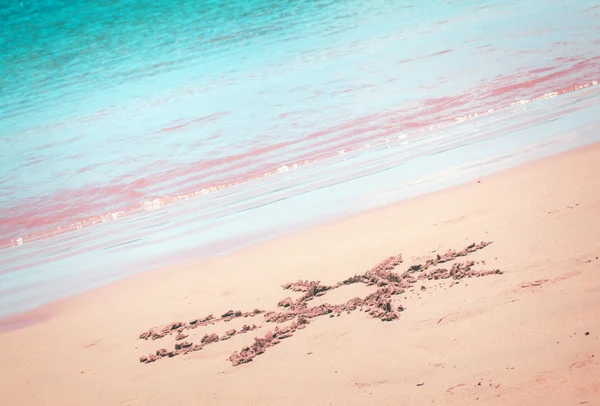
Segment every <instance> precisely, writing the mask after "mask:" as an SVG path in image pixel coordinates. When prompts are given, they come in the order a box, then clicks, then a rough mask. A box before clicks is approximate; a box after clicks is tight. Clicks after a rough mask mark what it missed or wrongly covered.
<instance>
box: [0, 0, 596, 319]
mask: <svg viewBox="0 0 600 406" xmlns="http://www.w3.org/2000/svg"><path fill="white" fill-rule="evenodd" d="M0 21H1V30H2V31H1V35H0V50H1V52H0V73H1V75H0V247H2V248H3V249H1V250H0V317H1V316H6V315H9V314H13V313H17V312H21V311H24V310H27V309H31V308H33V307H36V306H39V305H41V304H44V303H47V302H49V301H52V300H55V299H57V298H60V297H64V296H67V295H70V294H73V293H76V292H80V291H83V290H86V289H89V288H92V287H94V286H98V285H101V284H104V283H107V282H109V281H111V280H115V279H118V278H121V277H124V276H127V275H130V274H132V273H135V272H140V271H143V270H145V269H148V268H150V267H153V266H157V265H161V264H166V263H170V262H173V261H177V260H181V259H187V258H194V257H199V256H203V255H213V254H220V253H224V252H228V251H230V250H232V249H236V248H239V247H241V246H244V245H247V244H250V243H253V242H256V241H260V240H264V239H267V238H273V237H274V236H276V235H280V234H282V233H284V232H289V231H291V230H295V229H298V228H301V227H306V226H308V225H310V224H316V223H318V222H319V221H323V220H325V219H331V218H335V217H339V216H343V215H347V214H350V213H354V212H357V211H360V210H364V209H368V208H372V207H376V206H378V205H382V204H387V203H391V202H394V201H397V200H399V199H402V198H404V197H407V196H412V195H415V194H418V193H423V192H425V191H429V190H432V189H436V188H441V187H444V186H447V185H451V184H455V183H457V182H460V181H462V180H465V179H468V178H469V177H473V176H481V175H483V174H486V173H490V172H492V171H495V170H499V169H502V168H505V167H507V166H511V165H515V164H517V163H519V162H524V161H527V160H530V159H534V158H537V157H541V156H544V155H548V154H551V153H555V152H558V151H561V150H566V149H569V148H572V147H575V146H579V145H585V144H587V143H590V142H593V141H596V140H598V139H599V138H600V132H599V131H598V125H599V124H600V86H597V85H596V83H597V81H598V80H600V23H599V21H600V6H598V5H597V4H596V3H595V2H593V1H589V0H585V1H573V2H570V3H568V4H566V3H559V2H542V1H522V2H509V1H477V2H475V1H429V2H410V1H380V0H372V1H365V0H348V1H316V0H315V1H309V0H303V1H301V0H300V1H286V2H282V1H279V2H276V1H258V0H257V1H239V0H237V1H236V0H231V1H189V0H183V1H180V2H164V1H152V2H151V1H144V0H136V1H133V0H111V1H108V0H88V1H81V0H74V1H67V0H62V1H51V0H46V1H43V0H24V1H13V0H8V1H5V2H3V3H2V4H1V5H0Z"/></svg>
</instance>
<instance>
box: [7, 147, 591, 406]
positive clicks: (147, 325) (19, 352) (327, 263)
mask: <svg viewBox="0 0 600 406" xmlns="http://www.w3.org/2000/svg"><path fill="white" fill-rule="evenodd" d="M599 160H600V145H598V144H595V145H592V146H588V147H585V148H581V149H577V150H574V151H570V152H567V153H564V154H561V155H556V156H553V157H550V158H546V159H544V160H541V161H536V162H532V163H529V164H526V165H524V166H520V167H517V168H513V169H510V170H506V171H504V172H502V173H499V174H496V175H493V176H490V177H485V178H482V179H480V180H478V181H474V182H469V183H468V184H464V185H461V186H458V187H454V188H451V189H447V190H444V191H440V192H436V193H432V194H429V195H426V196H421V197H418V198H414V199H411V200H408V201H404V202H401V203H398V204H395V205H392V206H388V207H385V208H382V209H377V210H374V211H370V212H366V213H363V214H360V215H357V216H354V217H351V218H347V219H344V220H342V221H336V222H333V223H330V224H326V225H323V226H319V227H316V228H313V229H310V230H307V231H303V232H299V233H296V234H293V235H290V236H287V237H284V238H280V239H277V240H273V241H270V242H267V243H263V244H260V245H256V246H253V247H250V248H247V249H244V250H242V251H239V252H237V253H235V254H232V255H229V256H226V257H219V258H212V259H205V260H199V261H195V262H191V263H185V264H181V265H178V266H174V267H169V268H167V269H157V270H154V271H149V272H146V273H144V274H141V275H138V276H135V277H131V278H128V279H126V280H123V281H119V282H116V283H113V284H111V285H108V286H106V287H103V288H100V289H96V290H94V291H92V292H90V293H87V294H84V295H80V296H77V297H73V298H69V299H66V300H63V301H60V302H57V303H54V304H52V305H50V306H46V307H44V308H41V309H38V310H36V311H35V312H32V313H30V314H26V315H22V316H19V317H17V318H14V319H13V320H11V323H15V324H14V325H18V324H19V320H29V319H36V318H38V319H40V320H41V321H39V322H38V323H35V324H33V325H29V326H26V327H23V328H20V329H16V330H13V331H9V332H4V333H2V334H0V348H2V351H1V352H0V404H2V405H159V404H162V405H171V404H179V405H209V404H210V405H213V404H214V405H232V404H247V405H254V404H257V405H259V404H260V405H265V404H281V405H308V404H311V405H363V404H377V405H527V404H534V403H536V404H543V405H560V406H563V405H579V404H587V405H599V404H600V318H599V317H598V315H597V312H598V309H600V272H599V271H600V260H599V259H598V258H599V256H600V243H599V241H600V214H599V213H600V212H599V210H600V209H599V208H600V181H599V180H598V161H599ZM307 210H310V208H307ZM481 242H491V244H489V245H487V246H485V245H486V244H481V245H473V244H480V243H481ZM469 247H470V248H469ZM448 250H454V251H450V252H449V251H448ZM399 255H401V257H400V256H399ZM390 257H392V258H391V259H389V260H387V259H388V258H390ZM386 260H387V262H386ZM382 261H384V262H383V263H382ZM471 261H472V262H471ZM378 264H382V265H381V266H380V267H379V268H378V267H377V265H378ZM352 277H355V278H354V279H352ZM298 280H301V281H319V282H320V283H319V284H316V283H312V284H311V283H301V284H292V285H288V286H287V287H288V289H287V290H284V289H283V288H282V285H284V284H286V283H289V282H295V281H298ZM378 292H379V293H378ZM287 298H289V299H287ZM353 298H358V299H357V300H355V301H354V302H352V301H351V299H353ZM285 299H287V300H285ZM280 302H281V303H280ZM278 303H280V305H279V306H278ZM352 304H354V306H353V305H352ZM336 305H337V306H336ZM254 309H257V312H256V313H257V314H255V311H254ZM314 309H319V310H314ZM230 310H232V312H229V311H230ZM238 310H239V311H240V312H241V315H240V313H236V312H237V311H238ZM361 310H362V311H361ZM244 313H246V314H244ZM248 313H250V314H248ZM317 313H319V314H317ZM211 314H212V315H213V317H212V319H211V318H210V317H208V316H209V315H211ZM244 316H246V317H244ZM283 319H286V320H285V321H283V322H281V323H277V321H281V320H283ZM269 320H270V321H269ZM384 320H385V321H384ZM5 322H6V321H5ZM174 322H176V323H177V324H172V323H174ZM179 323H181V324H179ZM244 325H246V327H244ZM275 327H277V329H276V328H275ZM143 333H146V334H145V335H144V334H143ZM141 334H142V337H143V338H147V339H143V338H140V335H141ZM213 334H216V335H213ZM255 337H257V338H259V340H257V341H255ZM152 338H154V339H152ZM217 339H218V341H216V340H217ZM163 349H164V351H161V350H163ZM262 351H264V352H262ZM261 352H262V353H261ZM169 353H170V354H169ZM157 354H158V355H157ZM149 361H152V362H149ZM246 361H247V362H246Z"/></svg>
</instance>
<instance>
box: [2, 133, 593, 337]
mask: <svg viewBox="0 0 600 406" xmlns="http://www.w3.org/2000/svg"><path fill="white" fill-rule="evenodd" d="M589 148H595V149H598V150H600V142H594V143H592V144H587V145H584V146H582V147H577V148H573V149H569V150H567V151H563V152H559V153H555V154H552V155H549V156H544V157H542V158H539V159H534V160H531V161H527V162H525V163H521V164H517V165H516V166H511V167H508V168H506V169H503V170H501V171H499V172H493V173H491V174H486V175H484V176H482V177H481V178H478V179H471V180H466V181H464V182H461V183H459V184H456V185H451V186H448V187H446V188H443V189H435V190H432V191H429V192H426V193H424V194H419V195H417V196H412V197H408V198H405V199H403V200H400V201H397V202H394V203H391V204H387V205H383V206H379V207H375V208H370V209H364V210H362V211H360V212H358V213H353V214H350V215H346V216H343V217H342V218H334V219H332V220H328V221H323V222H321V223H319V224H317V225H312V226H309V227H308V228H305V229H300V230H293V231H290V232H282V233H281V234H279V235H277V236H275V237H273V238H270V239H267V240H262V241H259V242H257V243H250V245H244V246H242V247H241V248H239V249H234V250H232V251H227V252H226V253H224V254H215V255H208V256H206V257H200V258H196V259H187V260H184V261H180V262H174V263H171V264H169V265H165V266H160V267H157V268H149V269H147V270H145V271H142V272H140V273H135V274H133V275H128V276H126V277H125V278H123V279H118V280H116V281H114V282H109V283H108V284H106V285H101V286H99V287H96V288H93V289H91V290H87V291H84V292H81V293H75V294H73V295H70V296H67V297H64V298H61V299H58V300H55V301H52V302H50V303H47V304H44V305H41V306H38V307H36V308H33V309H31V310H28V311H25V312H20V313H15V314H12V315H9V316H7V317H0V335H2V334H4V333H7V332H10V331H14V330H19V329H22V328H26V327H28V326H32V325H34V324H37V323H40V322H44V321H46V320H49V319H51V318H52V317H53V315H56V314H57V313H59V312H61V311H63V310H64V309H65V308H67V307H69V306H70V305H73V304H74V303H73V302H77V300H78V299H79V298H82V297H85V296H86V295H90V294H95V292H98V294H101V292H102V291H103V290H107V289H108V290H110V288H111V286H113V285H115V284H119V283H123V282H125V281H128V280H132V281H135V278H141V277H144V276H147V277H157V278H160V274H161V273H165V272H169V271H170V270H172V269H173V268H175V269H177V268H182V267H183V268H186V267H194V266H201V265H202V264H203V263H205V262H206V261H211V260H218V259H219V258H224V257H230V256H234V255H236V254H238V253H243V252H245V251H248V250H252V249H257V250H261V249H262V248H261V247H265V246H268V245H269V244H270V243H272V242H273V241H278V240H285V239H288V238H292V239H293V238H294V236H296V235H300V236H301V235H302V234H304V233H309V232H313V233H318V232H319V230H320V229H322V228H323V229H325V228H327V227H334V226H335V225H336V224H342V223H344V222H346V221H352V219H354V218H361V217H364V216H369V215H372V214H377V213H379V212H384V211H393V210H394V208H396V207H401V206H402V205H405V204H409V205H410V204H418V202H419V200H421V199H425V200H427V199H429V198H430V196H432V195H433V196H435V195H437V194H440V193H441V194H443V193H446V192H453V193H456V192H457V191H459V190H462V189H464V188H469V187H470V186H472V185H473V184H478V183H481V182H482V181H494V180H495V179H497V178H499V179H502V178H504V177H506V176H511V175H514V174H515V173H518V172H520V171H522V170H528V169H531V168H535V167H536V166H539V165H544V164H545V163H548V162H549V161H552V160H554V159H555V158H561V157H562V158H565V157H568V156H569V155H575V154H578V153H582V152H583V151H585V150H586V149H589ZM152 275H156V276H152ZM133 283H135V282H133Z"/></svg>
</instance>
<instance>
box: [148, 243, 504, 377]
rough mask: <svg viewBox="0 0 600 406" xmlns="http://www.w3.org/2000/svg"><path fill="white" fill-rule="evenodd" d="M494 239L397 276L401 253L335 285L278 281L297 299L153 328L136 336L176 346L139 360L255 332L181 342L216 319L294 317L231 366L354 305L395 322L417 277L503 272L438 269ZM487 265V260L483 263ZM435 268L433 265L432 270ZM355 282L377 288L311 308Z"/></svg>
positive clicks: (468, 265)
mask: <svg viewBox="0 0 600 406" xmlns="http://www.w3.org/2000/svg"><path fill="white" fill-rule="evenodd" d="M491 243H492V242H491V241H490V242H481V243H479V244H477V243H473V244H471V245H469V246H468V247H466V248H465V249H463V250H461V251H458V252H457V251H454V250H448V251H447V252H446V253H445V254H443V255H439V254H438V255H436V256H435V257H434V258H432V259H428V260H426V262H425V263H424V264H417V265H412V266H410V267H409V268H408V269H407V270H406V271H404V272H402V273H401V274H398V273H396V272H394V269H395V268H396V267H398V266H399V265H400V264H401V263H402V262H403V260H402V255H401V254H399V255H396V256H392V257H389V258H387V259H385V260H383V261H381V262H380V263H379V264H377V265H375V266H374V267H373V268H371V269H370V270H368V271H366V272H365V273H363V274H358V275H354V276H351V277H349V278H347V279H345V280H344V281H341V282H338V283H337V284H335V285H331V286H327V285H321V283H320V282H319V281H301V280H299V281H297V282H290V283H286V284H284V285H282V287H283V289H284V290H291V291H294V292H302V293H303V294H302V296H300V298H298V299H296V300H293V299H292V298H291V297H286V298H284V299H282V300H280V301H279V303H278V304H277V307H278V308H282V309H283V310H281V311H278V310H277V311H276V310H270V311H265V310H260V309H254V310H253V311H250V312H242V311H239V310H238V311H234V310H229V311H227V312H226V313H224V314H222V315H221V316H220V317H218V318H215V317H214V316H213V315H212V314H210V315H208V316H205V317H202V318H199V319H194V320H191V321H189V322H173V323H170V324H168V325H166V326H165V327H163V328H158V329H156V328H152V329H150V330H148V331H145V332H143V333H141V334H140V335H139V338H140V339H143V340H159V339H162V338H164V337H166V336H168V335H172V334H176V337H175V346H174V349H172V350H167V349H166V348H161V349H159V350H157V351H156V352H155V353H153V354H149V355H144V356H141V357H140V358H139V360H140V362H141V363H144V364H148V363H151V362H154V361H157V360H159V359H162V358H172V357H175V356H177V355H182V354H187V353H190V352H194V351H200V350H201V349H202V348H204V347H206V346H207V345H210V344H214V343H216V342H219V341H224V340H228V339H230V338H231V337H233V336H235V335H238V334H245V333H248V332H250V331H253V330H256V329H257V328H259V327H257V326H256V325H255V324H252V325H249V324H244V325H243V327H242V328H241V329H239V330H236V329H230V330H227V331H226V332H225V334H223V335H221V336H219V335H217V334H216V333H212V334H205V335H204V336H203V337H202V339H201V340H200V343H198V344H193V343H191V342H188V341H183V340H184V339H185V338H187V337H188V335H187V334H186V331H187V330H193V329H195V328H198V327H202V326H209V325H214V324H217V323H220V322H228V321H231V320H233V319H235V318H254V317H256V316H258V315H260V314H262V315H263V317H264V321H265V323H274V324H280V323H284V322H287V321H290V320H292V322H291V323H290V324H289V325H286V326H283V327H279V326H277V325H276V326H275V328H274V329H273V331H270V330H269V331H268V332H267V333H266V334H265V335H264V336H263V337H255V338H254V343H253V344H252V345H250V346H246V347H244V348H242V349H241V350H240V351H236V352H234V353H233V354H232V355H231V356H230V357H229V358H228V360H229V361H231V364H232V365H233V366H238V365H240V364H244V363H248V362H250V361H252V360H253V359H254V358H255V357H256V356H257V355H260V354H262V353H264V352H265V351H266V350H267V349H268V348H269V347H272V346H275V345H277V344H279V343H280V342H281V340H283V339H285V338H289V337H291V336H293V335H294V332H295V331H296V330H301V329H304V328H305V327H306V326H307V325H309V324H310V320H311V319H314V318H316V317H320V316H325V315H329V317H334V316H339V315H340V314H342V313H343V312H346V313H348V314H350V312H353V311H355V310H357V309H360V311H364V312H366V313H368V314H369V315H370V316H371V317H372V318H376V319H380V320H381V321H393V320H397V319H398V318H399V317H400V312H402V311H404V307H403V306H402V305H401V304H400V305H398V304H393V303H392V296H396V295H400V294H402V293H404V292H405V290H406V289H409V288H411V287H412V286H413V285H414V284H415V283H416V282H417V281H419V280H425V279H427V280H438V279H453V282H452V284H451V285H450V286H453V285H454V284H455V283H457V282H458V280H460V279H463V278H472V277H480V276H487V275H495V274H502V271H500V270H499V269H493V270H482V271H476V270H474V269H473V266H474V265H476V262H475V261H466V262H455V263H454V264H453V265H452V267H451V268H450V269H447V268H438V267H437V266H438V265H439V264H442V263H445V262H449V261H453V260H455V259H457V258H459V257H466V256H468V255H469V254H471V253H473V252H475V251H478V250H480V249H483V248H485V247H486V246H488V245H490V244H491ZM481 264H483V265H485V261H481ZM432 268H433V269H432ZM354 283H363V284H365V285H367V286H375V287H377V290H376V291H375V292H373V293H371V294H369V295H367V296H365V297H364V298H360V297H355V298H352V299H350V300H348V301H347V302H346V303H343V304H337V305H333V304H329V303H322V304H320V305H318V306H312V307H309V306H308V304H309V302H310V301H311V300H312V299H314V298H315V297H320V296H324V295H326V294H327V293H328V292H330V291H332V290H334V289H337V288H339V287H342V286H346V285H351V284H354Z"/></svg>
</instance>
